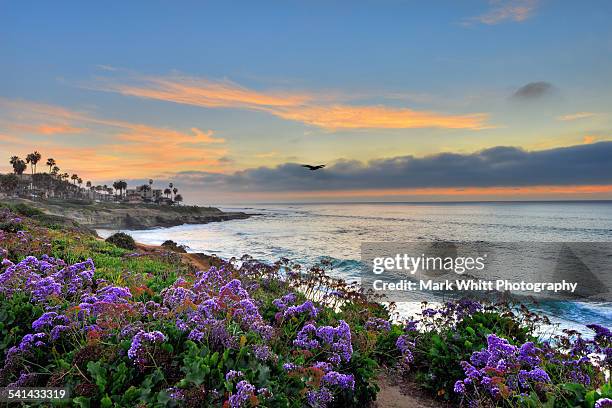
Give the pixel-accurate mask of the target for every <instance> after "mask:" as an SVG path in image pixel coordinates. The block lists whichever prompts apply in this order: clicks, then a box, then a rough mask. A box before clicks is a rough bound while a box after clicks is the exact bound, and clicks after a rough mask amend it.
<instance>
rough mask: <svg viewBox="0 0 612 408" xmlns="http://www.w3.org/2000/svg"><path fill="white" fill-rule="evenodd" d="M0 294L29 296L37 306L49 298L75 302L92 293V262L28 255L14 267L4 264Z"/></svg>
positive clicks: (93, 270)
mask: <svg viewBox="0 0 612 408" xmlns="http://www.w3.org/2000/svg"><path fill="white" fill-rule="evenodd" d="M3 266H4V267H5V268H6V269H5V270H4V272H3V273H1V274H0V293H4V294H5V295H8V296H11V295H12V294H13V293H15V292H17V291H21V292H25V293H27V294H29V295H30V296H31V298H32V301H34V302H36V303H44V304H46V303H48V302H49V300H50V298H52V297H60V296H61V297H62V298H63V299H68V300H74V299H78V298H79V297H80V296H83V295H85V294H88V293H91V291H92V290H93V287H94V279H93V276H94V272H95V267H94V264H93V262H92V260H91V259H88V260H86V261H84V262H80V263H76V264H74V265H66V264H65V263H64V262H63V261H61V260H58V259H55V258H52V257H50V256H47V255H43V256H42V257H41V258H40V259H38V258H36V257H33V256H28V257H26V258H24V259H23V260H21V261H20V262H18V263H16V264H13V263H12V262H10V261H8V260H4V261H3Z"/></svg>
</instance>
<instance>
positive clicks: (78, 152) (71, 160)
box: [0, 98, 228, 179]
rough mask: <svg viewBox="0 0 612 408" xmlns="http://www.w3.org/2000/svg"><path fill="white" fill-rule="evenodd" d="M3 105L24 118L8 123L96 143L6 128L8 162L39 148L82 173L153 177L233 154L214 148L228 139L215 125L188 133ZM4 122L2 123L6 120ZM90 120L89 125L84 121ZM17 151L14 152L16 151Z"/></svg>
mask: <svg viewBox="0 0 612 408" xmlns="http://www.w3.org/2000/svg"><path fill="white" fill-rule="evenodd" d="M0 105H1V106H3V107H5V108H6V109H10V113H11V115H10V117H11V118H19V123H9V124H8V127H10V128H11V129H17V130H20V131H26V132H31V133H38V134H39V135H43V136H50V135H52V134H56V133H66V132H68V131H72V132H77V131H78V132H80V133H84V134H85V136H84V137H89V138H91V141H94V142H95V147H94V146H91V145H89V146H86V147H83V146H78V144H79V141H80V140H79V141H75V142H74V143H70V144H67V142H65V141H61V140H57V139H51V138H47V139H42V140H41V139H37V140H29V139H28V140H24V138H23V137H15V136H12V135H5V134H2V133H0V144H8V146H9V147H8V148H4V147H3V148H2V149H0V150H2V151H3V152H6V153H5V154H3V155H2V156H4V155H6V157H2V158H0V159H2V161H3V162H4V161H8V156H10V155H12V154H22V155H23V154H25V153H27V151H20V152H16V151H14V149H15V147H17V146H19V148H20V150H23V149H25V148H27V149H34V148H36V149H38V150H40V151H41V153H43V154H44V155H45V157H54V158H55V159H56V160H57V161H58V163H59V165H60V167H61V168H62V171H68V172H73V171H78V172H79V173H80V174H81V175H82V177H84V178H85V177H87V178H97V179H109V178H117V177H120V178H128V177H129V178H141V177H143V178H148V177H151V176H152V174H151V171H152V169H154V171H155V172H156V174H158V173H164V172H166V173H171V172H177V171H182V170H185V169H189V170H193V169H198V170H207V171H209V170H211V168H216V167H222V166H224V165H225V164H224V163H223V162H222V161H221V160H220V159H221V158H222V157H224V156H226V155H227V154H228V150H227V149H226V148H223V147H219V148H214V149H213V148H211V147H210V145H212V144H215V145H222V144H223V143H225V140H224V139H222V138H217V137H214V133H213V131H211V130H206V131H205V130H201V129H198V128H196V127H193V128H191V129H190V130H189V131H188V132H184V131H180V130H176V129H167V128H161V127H155V126H150V125H146V124H140V123H132V122H126V121H119V120H112V119H105V118H99V117H96V116H93V115H90V114H87V113H81V112H75V111H71V110H68V109H64V108H61V107H57V106H53V105H45V104H39V103H31V102H26V101H12V100H7V99H2V98H0ZM60 120H61V121H62V122H61V123H62V124H61V125H38V124H36V125H34V124H29V123H24V122H26V121H33V122H36V123H40V122H41V121H47V122H49V123H60V122H59V121H60ZM1 124H2V123H1V122H0V125H1ZM80 124H86V125H87V126H88V127H87V128H86V127H82V126H79V125H80ZM11 150H12V151H11Z"/></svg>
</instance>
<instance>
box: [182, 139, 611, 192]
mask: <svg viewBox="0 0 612 408" xmlns="http://www.w3.org/2000/svg"><path fill="white" fill-rule="evenodd" d="M176 181H180V183H181V185H182V186H187V185H190V186H192V187H197V186H200V187H203V188H205V189H218V190H222V191H245V192H246V191H281V192H282V191H315V190H358V189H383V188H423V187H455V188H457V187H501V186H535V185H589V184H595V185H601V184H612V142H599V143H594V144H589V145H577V146H570V147H564V148H556V149H550V150H541V151H531V152H529V151H525V150H522V149H519V148H515V147H502V146H500V147H494V148H490V149H486V150H483V151H480V152H477V153H472V154H456V153H442V154H438V155H434V156H427V157H422V158H416V157H413V156H402V157H395V158H390V159H380V160H373V161H370V162H368V163H362V162H358V161H340V162H337V163H335V164H333V165H330V166H328V167H326V168H325V169H323V170H320V171H309V170H307V169H304V168H303V167H301V166H300V164H297V163H286V164H283V165H280V166H278V167H274V168H268V167H259V168H254V169H248V170H244V171H240V172H237V173H234V174H232V175H219V174H210V173H203V172H183V173H179V174H178V175H177V180H176Z"/></svg>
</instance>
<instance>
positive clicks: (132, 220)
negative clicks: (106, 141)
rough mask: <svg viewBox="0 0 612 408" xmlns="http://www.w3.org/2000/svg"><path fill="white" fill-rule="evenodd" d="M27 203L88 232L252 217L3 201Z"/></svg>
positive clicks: (188, 209)
mask: <svg viewBox="0 0 612 408" xmlns="http://www.w3.org/2000/svg"><path fill="white" fill-rule="evenodd" d="M3 201H4V202H8V203H10V204H13V205H15V204H26V205H28V206H30V207H34V208H36V209H38V210H40V211H42V212H43V213H45V214H47V215H49V216H53V217H63V218H67V219H69V220H72V221H75V222H77V223H78V224H80V225H82V226H84V227H88V228H91V229H131V230H139V229H150V228H157V227H174V226H177V225H183V224H208V223H211V222H221V221H229V220H241V219H246V218H249V217H250V216H251V215H253V214H247V213H244V212H224V211H221V210H220V209H218V208H215V207H197V206H180V207H179V206H176V207H175V206H172V207H171V206H157V205H147V204H116V203H95V202H94V203H88V202H77V201H60V200H44V201H39V200H36V201H33V200H26V199H11V200H3Z"/></svg>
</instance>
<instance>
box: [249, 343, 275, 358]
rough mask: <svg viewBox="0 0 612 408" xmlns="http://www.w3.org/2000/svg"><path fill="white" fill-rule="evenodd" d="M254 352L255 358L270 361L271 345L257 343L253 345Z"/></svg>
mask: <svg viewBox="0 0 612 408" xmlns="http://www.w3.org/2000/svg"><path fill="white" fill-rule="evenodd" d="M253 354H254V355H255V358H256V359H258V360H261V361H268V360H269V359H270V357H271V356H272V355H271V351H270V347H268V346H266V345H264V344H256V345H254V346H253Z"/></svg>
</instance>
